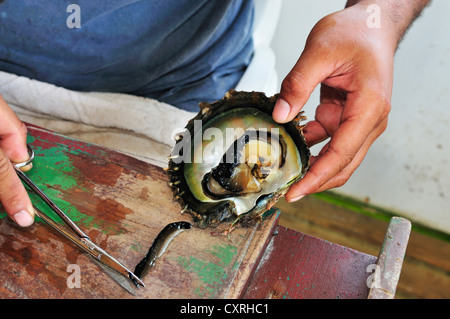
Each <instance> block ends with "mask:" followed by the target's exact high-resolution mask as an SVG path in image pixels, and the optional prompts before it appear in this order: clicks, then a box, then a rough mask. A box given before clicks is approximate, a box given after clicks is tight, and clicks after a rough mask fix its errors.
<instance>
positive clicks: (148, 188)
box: [0, 126, 377, 298]
mask: <svg viewBox="0 0 450 319" xmlns="http://www.w3.org/2000/svg"><path fill="white" fill-rule="evenodd" d="M28 143H29V144H30V145H31V146H32V147H33V149H34V150H35V153H36V157H35V160H34V167H33V169H32V170H31V171H30V172H28V173H27V175H28V176H29V177H30V178H31V179H32V180H33V181H34V182H35V183H36V184H37V185H38V186H39V187H41V188H42V189H43V190H44V192H45V193H46V194H47V195H48V196H49V197H51V198H52V199H53V200H54V201H55V202H56V203H57V204H58V205H59V206H60V207H61V208H62V209H63V210H65V212H66V213H67V214H68V215H69V216H70V217H71V218H72V219H73V220H74V221H75V222H76V223H77V224H78V225H79V226H80V227H81V228H82V229H83V230H84V231H85V232H86V233H87V234H88V235H89V236H90V238H91V239H92V240H93V241H94V242H95V243H97V244H98V245H99V246H100V247H102V248H103V249H105V250H106V251H107V252H109V253H110V254H111V255H112V256H114V257H116V258H117V259H118V260H119V261H121V262H122V263H123V264H124V265H126V266H127V267H128V268H129V269H131V270H133V269H134V267H135V265H136V264H137V263H138V262H139V261H140V260H141V259H142V258H143V257H144V256H145V254H146V252H147V250H148V248H149V246H150V245H151V243H152V242H153V239H154V238H155V237H156V235H157V234H158V233H159V231H161V230H162V229H163V228H164V226H165V225H167V224H168V223H171V222H175V221H180V220H185V221H190V217H189V216H185V215H181V214H180V210H181V207H180V205H179V204H178V203H177V202H175V201H173V197H172V196H173V195H172V192H171V190H170V189H169V187H168V186H167V175H166V173H165V172H164V170H163V169H161V168H159V167H156V166H153V165H151V164H149V163H146V162H142V161H139V160H137V159H135V158H133V157H130V156H127V155H124V154H122V153H119V152H116V151H112V150H109V149H106V148H103V147H99V146H96V145H91V144H88V143H83V142H80V141H77V140H74V139H71V138H68V137H66V136H62V135H59V134H56V133H53V132H50V131H46V130H44V129H41V128H37V127H32V126H31V127H29V137H28ZM30 196H31V198H32V201H33V202H34V203H35V204H36V205H38V206H39V207H40V208H43V209H44V210H45V211H46V212H47V213H49V214H51V213H50V211H49V210H48V209H46V208H45V206H44V205H41V204H42V203H39V200H38V199H37V197H36V196H34V194H30ZM279 214H280V211H279V210H277V209H272V210H271V211H269V212H267V213H266V214H265V217H264V219H263V220H262V221H260V222H258V223H256V224H255V225H254V226H252V227H247V228H243V227H239V228H237V229H235V230H234V231H233V232H231V234H229V235H227V236H223V235H217V233H218V232H220V231H221V230H224V229H225V228H226V227H227V225H223V226H222V228H221V229H214V230H213V229H197V228H194V229H190V230H188V231H185V232H183V233H181V234H180V235H178V236H177V237H176V238H175V239H174V240H173V241H172V243H171V244H170V245H169V248H168V249H167V251H166V253H165V254H164V255H163V256H162V257H161V258H159V259H158V260H157V262H156V265H155V267H154V268H153V269H152V271H151V272H150V273H149V274H148V275H147V276H146V277H144V279H143V280H144V282H145V283H146V287H145V288H140V289H138V290H137V296H132V295H131V294H129V293H128V292H126V291H125V290H124V289H122V288H120V286H118V285H117V284H116V283H115V282H114V281H113V280H112V279H111V278H110V277H109V276H108V275H107V274H106V273H105V272H103V271H102V270H101V269H100V268H99V267H98V266H97V265H96V264H94V263H93V262H92V261H91V260H90V259H89V257H88V256H87V255H86V254H84V253H82V252H81V251H80V250H79V249H78V248H77V247H76V246H74V245H73V244H71V243H70V242H68V241H67V240H66V239H64V238H62V237H60V236H59V235H58V234H57V233H56V232H55V231H54V230H53V229H51V228H50V227H49V226H48V225H46V224H45V223H44V222H43V221H40V220H39V219H37V220H36V223H35V224H34V225H33V226H31V227H28V228H26V229H23V228H20V227H18V226H16V225H15V223H13V222H12V221H11V220H10V219H9V218H7V215H6V214H5V213H4V212H0V264H1V265H2V267H1V268H0V298H367V297H368V295H369V287H368V285H367V279H368V277H369V276H370V275H371V272H370V271H369V272H368V267H370V265H374V264H376V263H377V258H376V257H374V256H371V255H367V254H364V253H361V252H358V251H355V250H352V249H349V248H346V247H343V246H339V245H336V244H333V243H330V242H327V241H323V240H320V239H318V238H314V237H311V236H308V235H306V234H302V233H299V232H295V231H293V230H290V229H286V228H284V227H280V226H278V225H277V220H278V216H279ZM75 276H77V277H75Z"/></svg>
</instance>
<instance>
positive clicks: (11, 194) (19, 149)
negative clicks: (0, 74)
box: [0, 96, 34, 227]
mask: <svg viewBox="0 0 450 319" xmlns="http://www.w3.org/2000/svg"><path fill="white" fill-rule="evenodd" d="M26 137H27V129H26V126H25V124H24V123H23V122H22V121H20V120H19V118H18V117H17V116H16V114H15V113H14V112H13V111H12V110H11V108H10V107H9V106H8V104H7V103H6V102H5V100H4V99H3V98H2V97H1V96H0V202H1V204H2V205H3V208H4V209H5V210H6V213H7V214H8V216H9V217H11V218H12V220H14V221H15V222H16V223H17V224H18V225H19V226H22V227H27V226H30V225H31V224H33V222H34V209H33V205H32V204H31V201H30V198H29V197H28V194H27V192H26V190H25V187H24V186H23V184H22V182H21V181H20V179H19V177H18V176H17V174H16V172H15V169H14V167H13V165H12V163H19V162H23V161H26V160H27V159H28V158H29V155H28V150H27V146H26ZM11 162H12V163H11ZM30 168H31V166H30V167H28V169H30ZM24 170H26V169H24Z"/></svg>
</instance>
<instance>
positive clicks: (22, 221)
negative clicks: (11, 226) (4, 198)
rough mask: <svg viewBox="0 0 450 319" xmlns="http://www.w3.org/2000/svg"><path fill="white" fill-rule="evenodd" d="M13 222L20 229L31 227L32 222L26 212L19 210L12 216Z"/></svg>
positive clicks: (31, 218) (31, 217)
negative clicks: (20, 227)
mask: <svg viewBox="0 0 450 319" xmlns="http://www.w3.org/2000/svg"><path fill="white" fill-rule="evenodd" d="M12 218H13V219H14V221H15V222H16V223H17V224H18V225H19V226H22V227H28V226H31V225H32V224H33V222H34V218H33V216H32V215H31V214H30V213H29V212H27V211H26V210H21V211H19V212H18V213H16V214H14V215H13V216H12Z"/></svg>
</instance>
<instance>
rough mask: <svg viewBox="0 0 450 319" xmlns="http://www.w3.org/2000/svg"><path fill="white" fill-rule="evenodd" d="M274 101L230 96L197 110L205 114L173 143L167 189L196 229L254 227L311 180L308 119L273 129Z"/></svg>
mask: <svg viewBox="0 0 450 319" xmlns="http://www.w3.org/2000/svg"><path fill="white" fill-rule="evenodd" d="M277 97H278V95H275V96H273V97H270V98H268V97H266V96H265V94H264V93H259V92H237V91H234V90H231V91H229V92H227V93H226V94H225V97H224V98H223V99H222V100H219V101H216V102H214V103H211V104H209V103H200V112H199V113H198V114H197V115H196V116H195V117H194V118H193V119H191V120H190V121H189V122H188V124H187V126H186V128H185V130H184V132H183V133H181V134H179V135H177V136H176V142H177V143H176V145H175V147H174V149H173V151H172V154H171V156H170V160H169V166H168V169H167V171H168V174H169V185H170V186H171V187H172V189H173V191H174V195H175V199H177V200H178V201H180V202H181V204H182V205H183V206H184V209H183V212H187V213H189V214H191V215H192V216H193V219H194V222H195V223H196V225H197V226H199V227H207V226H211V227H215V226H217V225H218V224H219V223H220V222H222V221H224V220H228V219H231V218H237V219H238V220H239V221H244V220H247V221H248V220H252V219H254V218H255V217H257V216H260V215H261V214H262V213H264V212H265V211H266V210H268V209H269V208H270V207H271V206H272V205H273V204H274V203H275V202H276V201H277V200H278V199H279V198H280V197H281V196H283V195H284V194H285V193H286V192H287V191H288V189H289V186H290V185H292V184H293V183H295V182H297V181H298V180H300V179H301V178H302V177H303V176H304V174H305V173H306V171H307V169H308V167H309V157H310V152H309V149H308V147H307V145H306V142H305V139H304V136H303V133H302V129H303V126H304V125H301V124H300V122H301V121H302V120H303V119H305V117H303V116H302V113H303V112H301V113H300V114H299V115H298V116H297V117H296V118H295V119H294V120H293V121H292V122H289V123H286V124H279V123H276V122H275V121H274V120H273V119H272V111H273V108H274V105H275V101H276V99H277Z"/></svg>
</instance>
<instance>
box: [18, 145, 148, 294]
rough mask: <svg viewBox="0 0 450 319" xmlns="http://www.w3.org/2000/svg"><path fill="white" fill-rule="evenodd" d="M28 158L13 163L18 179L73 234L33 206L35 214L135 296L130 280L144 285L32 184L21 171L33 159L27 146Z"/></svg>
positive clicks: (31, 151)
mask: <svg viewBox="0 0 450 319" xmlns="http://www.w3.org/2000/svg"><path fill="white" fill-rule="evenodd" d="M27 147H28V153H29V155H30V158H29V159H28V160H27V161H25V162H22V163H13V165H14V168H15V170H16V172H17V175H19V178H20V179H21V180H22V181H23V182H24V183H25V184H26V185H27V186H28V187H29V188H30V189H31V190H32V191H33V192H34V193H36V194H37V195H38V196H39V197H40V198H41V199H42V200H43V201H44V202H45V203H46V204H47V205H48V206H49V207H50V208H51V209H52V210H53V211H54V212H55V213H56V214H58V216H59V217H60V218H61V219H62V220H63V221H64V222H65V223H66V225H67V226H69V227H70V228H71V230H72V231H73V232H74V233H72V232H70V230H68V229H66V228H64V227H62V226H61V225H59V224H58V223H56V222H55V221H54V220H53V219H51V218H50V217H49V216H48V215H47V214H45V213H44V212H43V211H42V210H40V209H39V208H37V207H36V206H35V205H33V207H34V209H35V214H36V215H37V216H38V217H39V218H41V219H42V220H44V221H45V222H46V223H47V224H49V225H50V226H51V227H53V228H54V229H55V230H57V231H58V232H59V233H60V234H61V235H63V236H64V237H66V238H67V239H69V240H70V241H71V242H72V243H74V244H76V245H77V246H78V247H80V248H81V249H82V250H83V251H85V252H87V253H88V254H89V255H90V256H91V257H92V258H93V259H94V261H95V262H96V263H97V264H98V265H99V266H100V267H101V268H103V269H104V270H105V271H106V273H108V274H109V275H110V276H111V277H112V278H113V279H114V280H115V281H116V282H117V283H119V284H120V285H121V286H122V287H123V288H125V289H126V290H127V291H128V292H129V293H131V294H133V295H136V293H135V291H134V290H133V288H132V285H131V280H132V279H134V280H136V281H137V282H138V283H139V284H140V285H142V286H145V285H144V283H143V282H142V281H141V280H140V279H139V277H137V276H136V275H135V274H133V272H131V271H130V270H128V269H127V268H126V267H125V266H124V265H122V264H121V263H120V262H119V261H117V260H116V259H115V258H114V257H112V256H111V255H110V254H108V253H107V252H106V251H104V250H103V249H102V248H100V247H98V246H97V245H96V244H94V243H93V242H92V241H91V239H90V238H89V237H88V235H86V233H84V232H83V231H82V230H81V229H80V228H79V227H78V226H77V225H76V224H75V223H74V222H73V221H72V220H71V219H70V218H69V217H68V216H67V215H66V214H65V213H64V212H63V211H62V210H61V209H60V208H59V207H58V206H57V205H56V204H55V203H54V202H53V201H52V200H51V199H50V198H49V197H48V196H47V195H45V194H44V192H42V190H41V189H39V187H37V186H36V184H34V183H33V182H32V181H31V180H30V178H28V176H27V175H25V173H24V172H23V171H22V170H21V168H22V167H25V166H28V165H30V164H31V162H32V161H33V159H34V151H33V149H32V148H31V147H30V146H29V145H27Z"/></svg>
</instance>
